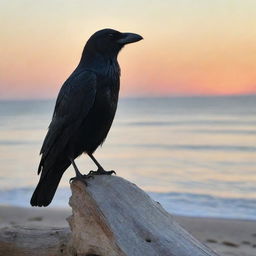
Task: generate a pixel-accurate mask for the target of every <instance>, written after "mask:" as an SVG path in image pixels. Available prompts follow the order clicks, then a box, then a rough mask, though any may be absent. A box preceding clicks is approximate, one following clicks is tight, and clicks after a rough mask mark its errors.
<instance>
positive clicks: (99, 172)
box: [88, 169, 116, 176]
mask: <svg viewBox="0 0 256 256" xmlns="http://www.w3.org/2000/svg"><path fill="white" fill-rule="evenodd" d="M112 174H115V175H116V172H115V171H113V170H111V171H105V170H104V169H98V170H97V171H90V172H89V174H88V175H92V176H93V175H112Z"/></svg>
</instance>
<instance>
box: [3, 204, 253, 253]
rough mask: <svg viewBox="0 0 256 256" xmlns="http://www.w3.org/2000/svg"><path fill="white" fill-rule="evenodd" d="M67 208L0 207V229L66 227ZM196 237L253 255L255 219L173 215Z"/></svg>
mask: <svg viewBox="0 0 256 256" xmlns="http://www.w3.org/2000/svg"><path fill="white" fill-rule="evenodd" d="M70 214H71V210H70V209H55V208H20V207H12V206H0V228H1V227H6V226H10V225H19V226H30V227H31V226H34V227H39V226H43V227H47V226H49V227H67V226H68V224H67V222H66V218H67V217H68V216H69V215H70ZM174 218H175V219H176V221H178V222H179V223H180V225H181V226H183V227H184V228H185V229H186V230H187V231H189V232H190V233H191V234H192V235H193V236H195V237H196V238H197V239H198V240H200V241H201V242H203V243H205V244H206V245H207V246H209V247H210V248H212V249H213V250H215V251H216V252H218V253H219V254H220V255H223V256H255V255H256V221H246V220H230V219H215V218H198V217H196V218H194V217H183V216H174Z"/></svg>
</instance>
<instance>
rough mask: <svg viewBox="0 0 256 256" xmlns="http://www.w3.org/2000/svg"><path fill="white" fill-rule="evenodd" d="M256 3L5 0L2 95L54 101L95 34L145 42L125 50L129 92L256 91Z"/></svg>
mask: <svg viewBox="0 0 256 256" xmlns="http://www.w3.org/2000/svg"><path fill="white" fill-rule="evenodd" d="M255 10H256V1H254V0H247V1H244V0H215V1H211V0H198V1H193V0H180V1H156V0H151V1H148V0H141V1H135V0H130V1H118V0H111V1H103V0H102V1H94V2H93V1H90V2H88V1H83V0H76V1H68V0H66V1H64V0H45V1H32V0H12V1H7V0H3V1H1V2H0V17H1V23H0V29H1V49H0V53H1V58H0V98H1V99H8V98H55V97H56V95H57V93H58V91H59V88H60V86H61V85H62V83H63V82H64V81H65V79H66V78H67V77H68V75H69V74H70V73H71V72H72V71H73V69H74V68H75V67H76V65H77V63H78V61H79V59H80V56H81V52H82V49H83V46H84V44H85V42H86V40H87V39H88V37H89V36H90V35H91V34H92V33H94V32H95V31H97V30H99V29H102V28H106V27H111V28H114V29H118V30H120V31H130V32H135V33H139V34H141V35H142V36H143V37H144V40H143V41H141V42H139V43H136V44H132V45H128V46H126V47H125V49H123V50H122V52H121V53H120V55H119V63H120V66H121V70H122V76H121V82H122V84H121V95H122V96H177V95H227V94H251V93H256V29H255V27H256V15H255Z"/></svg>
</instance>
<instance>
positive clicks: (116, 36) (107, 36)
mask: <svg viewBox="0 0 256 256" xmlns="http://www.w3.org/2000/svg"><path fill="white" fill-rule="evenodd" d="M142 39H143V37H142V36H140V35H138V34H134V33H121V32H119V31H116V30H114V29H109V28H108V29H102V30H99V31H97V32H96V33H94V34H93V35H92V36H91V37H90V38H89V40H88V41H87V43H86V45H85V49H84V54H85V55H87V54H88V53H94V54H101V55H104V56H107V57H116V56H117V54H118V52H119V51H120V50H121V49H122V48H123V47H124V46H125V45H126V44H130V43H135V42H138V41H140V40H142Z"/></svg>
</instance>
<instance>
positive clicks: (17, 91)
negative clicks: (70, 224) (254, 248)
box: [0, 0, 256, 219]
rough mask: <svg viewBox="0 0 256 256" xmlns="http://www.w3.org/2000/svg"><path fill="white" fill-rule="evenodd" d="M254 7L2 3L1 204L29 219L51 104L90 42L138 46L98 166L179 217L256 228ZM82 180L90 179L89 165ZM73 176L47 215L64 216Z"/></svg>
mask: <svg viewBox="0 0 256 256" xmlns="http://www.w3.org/2000/svg"><path fill="white" fill-rule="evenodd" d="M255 9H256V2H255V1H253V0H251V1H250V0H247V1H243V0H221V1H220V0H215V1H210V0H198V1H192V0H180V1H172V0H169V1H155V0H147V1H144V0H141V1H134V0H130V1H117V0H109V1H90V2H88V1H84V0H75V1H65V0H62V1H61V0H51V1H50V0H44V1H32V0H12V1H6V0H1V1H0V17H1V18H0V19H1V22H0V29H1V48H0V54H1V55H0V56H1V59H0V161H1V168H0V204H2V205H16V206H23V207H29V200H30V197H31V194H32V191H33V189H34V188H35V186H36V184H37V181H38V176H37V175H36V170H37V166H38V163H39V159H40V158H39V151H40V147H41V145H42V142H43V139H44V136H45V134H46V131H47V127H48V125H49V123H50V120H51V116H52V112H53V108H54V103H55V98H56V97H57V93H58V91H59V89H60V87H61V85H62V84H63V82H64V81H65V80H66V78H67V77H68V76H69V75H70V73H71V72H72V71H73V70H74V69H75V67H76V65H77V64H78V61H79V59H80V56H81V52H82V49H83V46H84V44H85V42H86V40H87V39H88V37H89V36H90V35H91V34H92V33H94V32H95V31H97V30H99V29H102V28H114V29H117V30H120V31H126V32H135V33H138V34H141V35H142V36H143V37H144V40H143V41H141V42H139V43H136V44H133V45H129V46H127V47H125V49H123V50H122V52H121V53H120V55H119V64H120V66H121V70H122V72H121V73H122V75H121V92H120V95H121V98H120V104H119V108H118V111H117V115H116V118H115V121H114V124H113V127H112V129H111V131H110V133H109V136H108V138H107V140H106V142H105V144H104V145H103V147H102V148H99V149H98V150H97V152H96V153H95V156H96V157H97V158H98V159H99V161H100V162H101V163H102V165H103V166H104V167H105V168H106V169H114V170H115V171H116V172H117V174H118V175H120V176H122V177H124V178H127V179H129V180H130V181H132V182H135V183H136V184H137V185H138V186H140V187H141V188H143V189H144V190H146V191H147V192H148V193H149V194H150V195H151V196H152V197H153V198H155V199H156V200H158V201H159V202H161V203H162V204H163V206H164V207H165V208H166V209H167V210H169V211H171V212H172V213H174V214H180V215H187V216H204V217H210V216H213V217H223V218H238V219H256V209H255V204H256V191H255V187H256V176H255V172H256V72H255V70H256V61H255V59H256V30H255V29H254V28H255V25H256V16H255ZM77 163H78V165H79V167H80V170H81V171H82V172H84V173H87V172H88V171H90V170H91V169H95V166H94V165H93V164H92V162H91V160H89V159H88V158H87V157H86V156H84V155H82V156H81V157H80V158H79V159H78V161H77ZM73 176H74V171H73V169H72V168H70V169H68V170H67V171H66V173H65V175H64V177H63V179H62V181H61V185H60V188H59V189H58V192H57V194H56V196H55V198H54V201H53V203H52V205H51V206H50V207H52V208H54V207H68V206H67V202H68V197H69V183H68V181H69V178H71V177H73Z"/></svg>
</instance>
